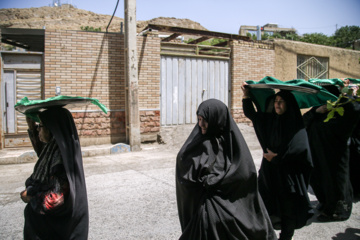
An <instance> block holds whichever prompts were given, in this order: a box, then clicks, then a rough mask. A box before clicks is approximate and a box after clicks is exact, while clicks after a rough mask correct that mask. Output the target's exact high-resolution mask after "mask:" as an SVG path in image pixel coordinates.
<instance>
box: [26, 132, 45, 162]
mask: <svg viewBox="0 0 360 240" xmlns="http://www.w3.org/2000/svg"><path fill="white" fill-rule="evenodd" d="M28 135H29V138H30V141H31V144H32V146H33V148H34V150H35V152H36V154H37V156H39V155H40V153H41V152H42V150H43V148H44V146H45V143H43V142H41V141H40V138H39V131H38V130H37V129H34V130H30V129H28Z"/></svg>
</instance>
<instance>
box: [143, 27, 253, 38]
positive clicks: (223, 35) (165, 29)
mask: <svg viewBox="0 0 360 240" xmlns="http://www.w3.org/2000/svg"><path fill="white" fill-rule="evenodd" d="M146 29H153V30H158V31H160V32H169V33H179V34H181V35H183V34H187V35H193V36H202V37H205V36H206V37H209V38H225V39H232V40H244V41H250V38H249V37H245V36H240V35H237V34H228V33H220V32H211V31H206V30H197V29H190V28H181V27H172V26H165V25H156V24H149V25H147V27H146V28H144V30H146Z"/></svg>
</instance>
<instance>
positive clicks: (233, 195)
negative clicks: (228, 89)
mask: <svg viewBox="0 0 360 240" xmlns="http://www.w3.org/2000/svg"><path fill="white" fill-rule="evenodd" d="M197 115H198V116H202V117H203V118H204V119H205V120H206V121H207V122H208V131H207V133H206V134H204V135H203V134H202V133H201V128H200V127H199V126H198V124H197V125H195V127H194V129H193V131H192V132H191V134H190V136H189V137H188V139H187V140H186V141H185V143H184V145H183V147H182V148H181V149H180V151H179V153H178V156H177V162H176V194H177V204H178V212H179V219H180V224H181V229H182V236H181V237H180V239H186V240H188V239H276V235H275V233H274V230H273V229H272V226H271V223H270V220H269V217H268V215H267V212H266V210H265V207H264V205H263V202H262V200H261V198H260V196H259V193H258V190H257V180H256V179H257V174H256V169H255V166H254V163H253V159H252V157H251V154H250V151H249V149H248V147H247V144H246V142H245V140H244V138H243V136H242V134H241V133H240V130H239V128H238V127H237V125H236V123H235V122H234V120H233V118H232V117H231V115H230V112H229V110H228V108H227V107H226V105H225V104H224V103H222V102H221V101H219V100H216V99H210V100H207V101H204V102H203V103H201V104H200V106H199V108H198V111H197Z"/></svg>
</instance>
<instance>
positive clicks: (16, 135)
mask: <svg viewBox="0 0 360 240" xmlns="http://www.w3.org/2000/svg"><path fill="white" fill-rule="evenodd" d="M2 59H3V77H2V84H1V92H2V96H3V97H2V98H1V104H2V111H3V124H2V125H3V129H2V131H3V133H4V137H5V139H4V142H3V146H5V147H17V146H27V145H28V144H29V142H28V138H27V128H28V127H27V123H26V119H25V116H24V115H23V114H21V113H19V112H17V111H15V109H14V105H15V104H16V103H17V102H18V101H19V100H21V99H22V98H23V97H28V98H29V100H38V99H41V98H42V86H41V85H42V70H41V69H42V67H41V66H42V53H32V54H29V53H24V54H22V53H11V52H9V53H8V52H5V53H2Z"/></svg>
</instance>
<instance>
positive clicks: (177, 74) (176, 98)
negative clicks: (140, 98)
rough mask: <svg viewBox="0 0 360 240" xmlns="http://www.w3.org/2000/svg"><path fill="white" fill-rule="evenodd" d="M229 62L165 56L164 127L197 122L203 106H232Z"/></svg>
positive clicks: (162, 122) (162, 118)
mask: <svg viewBox="0 0 360 240" xmlns="http://www.w3.org/2000/svg"><path fill="white" fill-rule="evenodd" d="M229 79H230V77H229V60H222V59H207V58H192V57H176V56H162V57H161V83H160V84H161V125H162V126H166V125H178V124H190V123H196V122H197V117H196V110H197V108H198V106H199V104H200V103H201V102H202V101H204V100H207V99H210V98H215V99H219V100H221V101H222V102H224V103H225V104H226V105H228V103H229V100H228V99H229V95H228V94H229Z"/></svg>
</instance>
